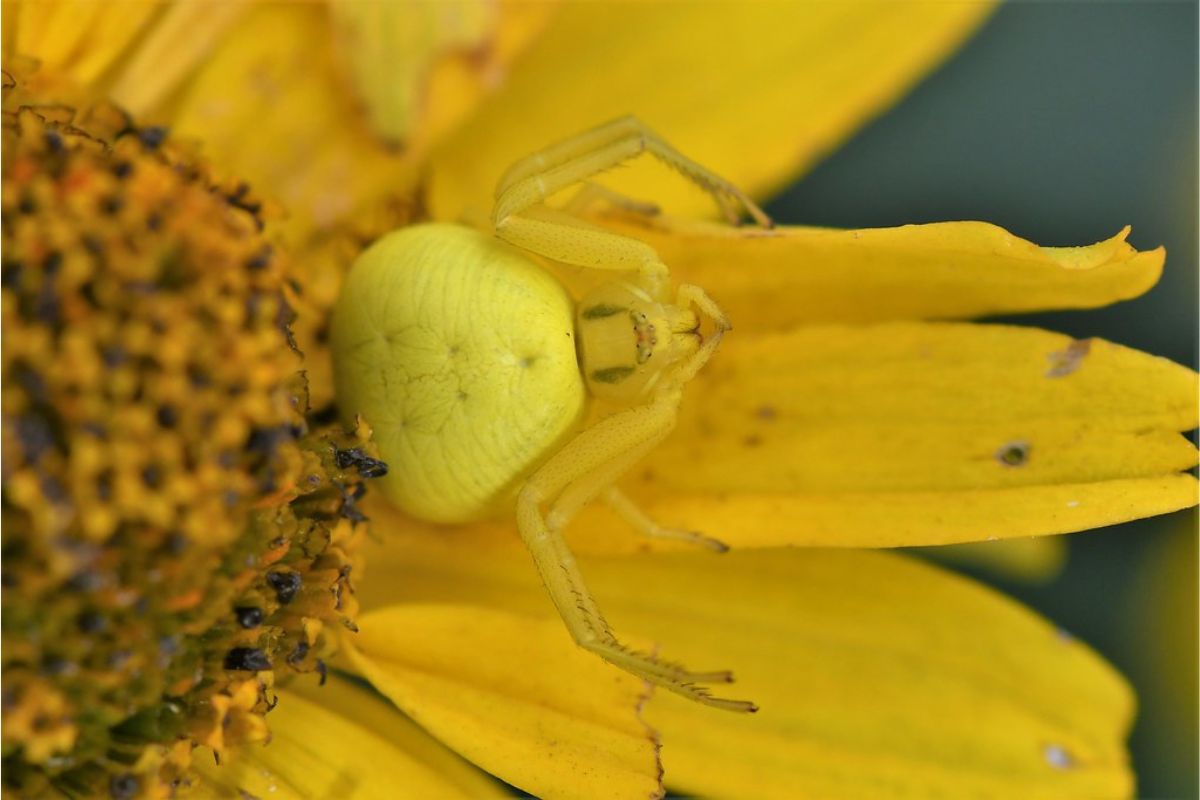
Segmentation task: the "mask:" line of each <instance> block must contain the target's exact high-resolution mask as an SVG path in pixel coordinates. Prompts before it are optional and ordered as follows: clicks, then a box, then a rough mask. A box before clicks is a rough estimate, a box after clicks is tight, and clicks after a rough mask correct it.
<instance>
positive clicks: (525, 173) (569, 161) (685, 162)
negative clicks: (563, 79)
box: [492, 116, 772, 230]
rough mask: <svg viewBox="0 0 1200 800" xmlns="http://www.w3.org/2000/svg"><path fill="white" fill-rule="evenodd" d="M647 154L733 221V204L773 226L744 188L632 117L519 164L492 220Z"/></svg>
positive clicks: (499, 192) (500, 188)
mask: <svg viewBox="0 0 1200 800" xmlns="http://www.w3.org/2000/svg"><path fill="white" fill-rule="evenodd" d="M644 152H649V153H650V154H651V155H653V156H654V157H656V158H658V159H659V160H660V161H662V162H663V163H665V164H667V165H668V166H669V167H671V168H673V169H674V170H676V171H677V172H679V173H680V174H681V175H683V177H685V178H687V179H688V180H690V181H691V182H693V183H695V184H696V185H697V186H699V187H700V188H701V189H703V190H704V191H706V192H708V193H709V194H710V195H712V197H713V199H714V200H716V202H717V204H718V205H719V206H720V208H721V210H722V212H723V213H724V214H725V216H726V218H727V219H728V220H729V221H730V222H731V223H736V222H737V220H738V213H737V212H736V210H735V208H734V206H733V204H732V203H731V201H733V202H735V203H737V204H738V205H740V206H742V208H744V209H745V210H746V211H747V212H748V213H749V214H750V216H751V217H752V218H753V219H754V221H755V222H757V223H758V224H759V225H762V226H763V227H768V228H769V227H771V224H772V223H771V218H770V217H768V216H767V215H766V214H765V213H764V212H763V210H762V209H760V208H759V207H758V205H757V204H755V202H754V201H753V200H751V199H750V197H749V196H748V195H746V194H745V193H744V192H743V191H742V190H741V189H739V188H737V187H736V186H734V185H733V184H732V183H730V182H729V181H727V180H725V179H724V178H722V177H721V176H719V175H717V174H716V173H714V172H711V171H709V170H708V169H705V168H704V167H702V166H701V165H699V164H697V163H696V162H695V161H692V160H691V159H690V158H688V157H687V156H685V155H683V154H682V153H680V152H679V151H678V150H676V149H675V148H674V147H672V146H671V145H669V144H668V143H667V142H666V141H664V140H663V139H662V138H661V137H659V135H658V134H656V133H655V132H654V131H652V130H651V129H650V128H648V127H646V125H645V124H644V123H643V122H642V121H641V120H639V119H637V118H636V117H632V116H626V117H620V118H618V119H615V120H612V121H611V122H608V123H605V124H604V125H601V126H599V127H597V128H593V129H592V130H590V131H585V132H584V133H581V134H578V135H576V136H573V137H571V138H569V139H565V140H563V141H561V142H559V143H558V144H554V145H551V146H550V147H547V148H545V149H544V150H540V151H538V152H536V153H534V154H532V155H529V156H526V157H525V158H522V159H521V160H519V161H517V162H516V163H515V164H513V165H512V166H511V167H509V169H508V171H507V172H506V173H505V174H504V175H503V176H502V177H501V179H500V182H499V183H498V184H497V186H496V207H495V211H494V212H493V216H492V221H493V223H494V224H495V225H496V227H497V230H499V228H500V226H501V225H502V224H503V223H504V221H505V220H506V219H507V218H508V217H509V216H511V215H514V214H520V213H521V212H522V211H523V210H525V209H526V208H529V207H530V206H532V205H535V204H537V203H540V202H542V201H543V200H545V199H546V198H547V197H549V196H550V195H552V194H554V193H555V192H557V191H559V190H561V189H564V188H566V187H567V186H569V185H571V184H573V183H579V182H581V181H584V180H586V179H587V178H590V177H591V176H593V175H595V174H597V173H599V172H602V171H604V170H606V169H609V168H611V167H614V166H616V165H618V164H621V163H622V162H625V161H628V160H630V159H632V158H635V157H637V156H639V155H641V154H642V153H644Z"/></svg>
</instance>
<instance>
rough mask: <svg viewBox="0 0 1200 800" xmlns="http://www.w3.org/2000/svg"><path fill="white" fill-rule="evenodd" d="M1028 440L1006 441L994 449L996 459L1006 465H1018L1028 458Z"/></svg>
mask: <svg viewBox="0 0 1200 800" xmlns="http://www.w3.org/2000/svg"><path fill="white" fill-rule="evenodd" d="M1030 449H1031V447H1030V444H1029V442H1022V441H1017V442H1008V443H1007V444H1005V445H1003V446H1002V447H1001V448H1000V449H999V450H997V451H996V460H997V461H999V462H1000V463H1001V464H1003V465H1004V466H1006V467H1020V466H1022V465H1024V464H1025V463H1026V462H1027V461H1028V460H1029V451H1030Z"/></svg>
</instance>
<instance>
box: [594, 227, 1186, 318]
mask: <svg viewBox="0 0 1200 800" xmlns="http://www.w3.org/2000/svg"><path fill="white" fill-rule="evenodd" d="M597 221H598V222H600V224H603V225H605V226H606V227H610V228H612V229H614V230H616V231H619V232H622V233H625V234H627V235H630V236H634V237H636V238H638V239H642V240H643V241H645V242H647V243H648V244H650V245H651V246H652V247H654V248H655V249H656V250H657V251H658V253H659V255H660V256H662V258H663V262H664V263H666V264H667V265H669V266H670V267H671V270H672V272H673V274H674V276H675V278H676V280H685V281H688V282H690V283H696V284H699V285H700V286H703V287H704V288H705V289H706V290H707V291H708V292H709V293H710V294H711V295H712V296H713V297H714V298H715V299H716V300H717V302H718V303H720V304H721V306H722V308H724V309H725V311H726V313H728V314H729V316H730V318H731V319H732V320H733V322H734V326H735V327H736V328H737V330H738V331H739V332H743V331H756V330H772V329H778V328H785V327H790V326H794V325H797V324H810V323H816V322H855V323H859V322H878V321H883V320H893V319H911V318H926V319H928V318H949V317H977V316H982V315H985V314H1007V313H1014V312H1026V311H1040V310H1045V309H1054V308H1095V307H1097V306H1103V305H1107V304H1109V303H1114V302H1116V301H1118V300H1126V299H1129V298H1131V297H1136V296H1137V295H1139V294H1141V293H1143V292H1145V291H1146V290H1147V289H1149V288H1150V287H1151V286H1153V285H1154V284H1155V283H1156V282H1157V281H1158V278H1159V275H1160V274H1161V273H1162V266H1163V260H1164V258H1165V253H1164V251H1163V249H1162V248H1161V247H1160V248H1158V249H1157V250H1151V251H1147V252H1139V251H1137V250H1135V249H1134V248H1133V247H1131V246H1130V245H1129V244H1127V243H1126V241H1125V239H1126V237H1127V236H1128V235H1129V228H1125V229H1124V230H1122V231H1121V232H1120V233H1118V234H1117V235H1116V236H1113V237H1112V238H1110V239H1106V240H1104V241H1102V242H1098V243H1096V244H1094V245H1090V246H1088V247H1038V246H1037V245H1035V244H1033V243H1031V242H1028V241H1025V240H1024V239H1019V238H1017V237H1016V236H1013V235H1012V234H1010V233H1008V232H1007V231H1005V230H1003V229H1002V228H998V227H996V226H994V225H988V224H986V223H982V222H943V223H935V224H931V225H905V226H902V227H899V228H877V229H868V230H831V229H827V228H800V227H782V228H775V229H772V230H769V231H763V230H761V229H756V228H749V227H743V228H734V227H731V226H728V225H716V224H712V223H705V222H696V221H688V220H680V219H674V218H670V217H645V216H642V217H634V216H632V215H629V214H618V213H615V212H608V213H604V214H603V215H602V216H601V218H600V219H598V220H597Z"/></svg>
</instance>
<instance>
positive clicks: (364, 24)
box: [330, 1, 495, 142]
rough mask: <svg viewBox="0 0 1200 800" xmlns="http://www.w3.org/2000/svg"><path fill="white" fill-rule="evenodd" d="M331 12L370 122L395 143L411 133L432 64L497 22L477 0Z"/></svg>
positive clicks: (473, 42)
mask: <svg viewBox="0 0 1200 800" xmlns="http://www.w3.org/2000/svg"><path fill="white" fill-rule="evenodd" d="M330 12H331V14H332V17H333V22H334V25H335V28H336V30H337V34H338V39H339V43H340V45H341V48H340V49H341V51H342V55H343V57H344V58H345V60H346V62H347V63H348V64H349V66H350V69H351V71H352V73H353V77H354V80H355V84H356V85H357V87H358V90H359V92H360V94H361V96H362V98H363V101H364V102H365V103H366V106H367V109H368V111H369V112H370V115H371V122H372V123H373V124H374V126H375V129H376V130H377V131H378V132H379V133H380V134H382V135H383V136H385V137H386V138H388V139H390V140H392V141H395V142H404V141H406V140H407V139H409V138H410V137H411V136H412V132H413V128H414V126H415V125H416V124H417V122H418V121H419V120H420V117H421V113H422V112H421V106H422V104H423V102H424V100H425V97H424V88H425V83H426V81H427V79H428V76H429V73H430V71H432V69H433V66H434V64H435V63H436V62H437V61H438V60H439V59H441V58H443V57H445V56H448V55H449V54H453V53H455V52H456V51H457V52H460V53H464V54H465V53H467V52H469V51H470V50H479V49H482V47H483V45H484V43H485V41H486V37H487V35H488V33H489V32H490V30H491V29H492V27H493V26H494V25H495V7H494V6H492V5H490V4H487V3H484V2H478V1H476V2H455V3H333V4H331V5H330Z"/></svg>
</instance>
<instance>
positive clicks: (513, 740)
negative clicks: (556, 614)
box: [350, 576, 661, 798]
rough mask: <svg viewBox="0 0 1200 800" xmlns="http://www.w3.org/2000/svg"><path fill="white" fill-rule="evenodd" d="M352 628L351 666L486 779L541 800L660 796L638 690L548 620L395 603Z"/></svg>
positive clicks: (654, 747)
mask: <svg viewBox="0 0 1200 800" xmlns="http://www.w3.org/2000/svg"><path fill="white" fill-rule="evenodd" d="M380 577H382V576H380ZM383 579H384V580H387V579H386V577H384V578H383ZM358 622H359V628H360V632H359V634H358V635H357V636H355V637H353V639H352V640H351V646H352V649H351V650H350V656H351V660H352V662H353V663H354V665H355V666H356V667H357V668H358V669H359V670H360V671H361V672H362V674H363V675H364V676H365V677H366V678H367V679H368V680H370V681H371V683H372V684H374V685H375V687H376V688H377V689H379V690H380V691H381V692H383V693H384V694H385V695H387V696H388V697H389V698H390V699H391V700H392V702H394V703H395V704H396V705H397V706H399V707H400V708H401V709H403V710H404V711H405V713H407V714H409V715H410V716H411V717H412V718H413V719H414V720H416V721H417V722H418V723H420V724H421V725H422V726H423V727H424V728H425V729H427V730H428V731H430V732H431V733H433V734H434V735H435V736H437V737H438V738H440V739H441V740H442V741H444V742H446V743H447V744H449V745H450V746H451V747H453V748H454V749H455V750H457V751H458V752H459V753H461V754H462V755H463V756H465V757H466V758H468V759H470V760H472V761H474V762H475V763H476V764H479V765H480V766H481V767H483V768H484V769H486V770H487V771H489V772H491V773H493V774H495V775H497V776H499V777H501V778H503V779H504V780H506V781H508V782H509V783H511V784H513V785H514V786H517V787H520V788H522V789H524V790H526V791H529V792H532V793H533V794H535V795H537V796H539V797H546V798H554V797H659V796H661V788H660V784H659V776H660V766H659V762H658V740H657V738H656V736H655V734H654V732H653V731H652V730H651V729H650V728H649V727H647V726H646V725H645V724H644V723H643V722H642V721H641V719H640V716H639V714H640V709H641V705H642V702H643V701H644V699H645V698H644V696H643V692H644V689H643V687H642V685H641V683H640V682H639V681H638V680H637V679H635V678H633V677H632V676H630V675H627V674H625V673H623V672H620V671H619V670H616V669H615V668H613V667H609V666H608V665H606V664H604V663H603V662H602V661H600V660H599V659H597V658H595V657H592V656H590V655H588V654H586V653H585V652H583V651H582V650H580V649H578V648H576V647H575V646H574V644H573V643H572V642H571V640H570V638H569V636H568V635H567V632H566V629H565V628H564V627H563V626H562V623H561V622H559V621H558V620H553V621H547V620H542V619H533V618H526V617H520V616H517V615H514V614H510V613H507V612H503V611H498V610H494V609H485V608H476V607H471V606H434V605H405V606H396V607H389V608H385V609H381V610H378V611H375V612H372V613H369V614H367V615H365V616H363V617H360V618H359V621H358Z"/></svg>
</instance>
